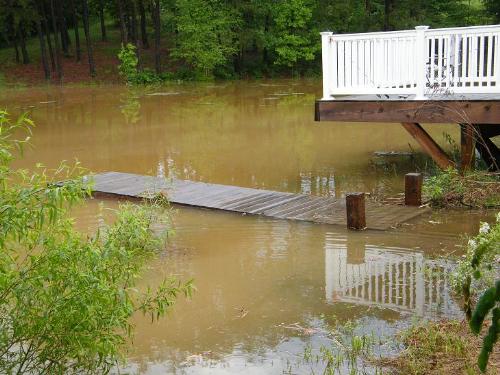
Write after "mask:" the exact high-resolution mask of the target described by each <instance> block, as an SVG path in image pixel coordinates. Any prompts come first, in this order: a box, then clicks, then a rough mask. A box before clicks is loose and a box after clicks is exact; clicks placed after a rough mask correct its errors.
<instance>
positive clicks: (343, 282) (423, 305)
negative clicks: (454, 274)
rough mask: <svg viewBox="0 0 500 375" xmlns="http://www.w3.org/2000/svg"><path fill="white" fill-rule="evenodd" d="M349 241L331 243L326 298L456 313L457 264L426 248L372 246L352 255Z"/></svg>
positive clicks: (421, 313) (419, 313)
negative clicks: (451, 280)
mask: <svg viewBox="0 0 500 375" xmlns="http://www.w3.org/2000/svg"><path fill="white" fill-rule="evenodd" d="M348 254H351V253H348V250H347V247H346V246H345V245H341V244H340V245H339V244H335V243H328V242H327V243H326V245H325V267H326V268H325V279H326V288H325V292H326V299H327V301H328V302H330V303H335V302H337V301H342V302H350V303H355V304H363V305H369V306H377V307H380V308H384V309H385V308H387V309H394V310H396V311H401V312H402V311H404V312H408V313H413V314H415V315H416V316H418V317H422V316H426V317H436V316H447V317H451V316H454V315H457V314H458V311H459V310H458V306H457V305H456V304H455V302H454V301H453V300H452V298H451V296H450V290H449V287H448V279H447V277H448V275H449V272H450V271H451V270H452V269H453V264H452V263H451V262H449V261H444V260H430V259H425V258H424V255H423V254H422V253H421V252H408V251H406V252H402V251H395V250H393V249H387V248H380V247H374V246H367V247H366V249H365V251H364V256H363V258H362V259H361V260H359V261H356V259H350V257H349V256H348Z"/></svg>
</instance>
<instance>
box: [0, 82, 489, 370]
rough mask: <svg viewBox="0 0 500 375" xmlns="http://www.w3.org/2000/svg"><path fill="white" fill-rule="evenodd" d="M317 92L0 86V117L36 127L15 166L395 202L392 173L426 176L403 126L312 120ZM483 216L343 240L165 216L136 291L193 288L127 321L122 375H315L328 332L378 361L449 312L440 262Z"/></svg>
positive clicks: (85, 220) (255, 86) (90, 219)
mask: <svg viewBox="0 0 500 375" xmlns="http://www.w3.org/2000/svg"><path fill="white" fill-rule="evenodd" d="M320 95H321V83H320V82H319V81H315V80H310V81H308V80H305V81H287V80H274V81H255V82H234V83H232V82H229V83H220V84H219V83H215V84H182V85H171V86H165V87H161V88H149V89H132V88H127V87H124V86H96V87H64V88H57V87H51V88H31V89H12V90H4V91H3V92H2V93H0V107H5V108H6V109H8V110H9V111H10V112H11V113H12V114H13V115H15V114H18V113H21V112H23V111H28V112H30V113H31V115H32V118H33V120H34V121H35V123H36V127H35V129H34V134H33V138H32V145H33V147H31V148H30V149H28V150H27V151H26V153H25V156H24V158H23V159H22V160H20V161H18V162H17V166H19V167H30V166H32V165H34V164H35V163H37V162H41V163H43V164H45V165H47V166H48V167H56V166H57V165H58V164H59V162H60V161H61V160H67V161H72V160H74V159H78V160H79V161H80V162H81V163H82V165H83V166H84V167H86V168H88V169H89V170H91V171H92V172H103V171H120V172H130V173H138V174H152V175H160V176H170V177H177V178H183V179H190V180H195V181H203V182H210V183H218V184H228V185H236V186H243V187H253V188H265V189H269V190H277V191H285V192H294V193H299V192H300V193H305V194H314V195H331V196H335V197H342V196H343V195H344V194H345V193H346V192H354V191H364V192H369V193H370V194H371V195H374V196H376V197H380V198H387V197H394V196H397V195H398V194H399V193H400V192H402V191H403V176H404V174H405V173H407V172H411V171H415V168H416V167H417V165H418V166H419V167H420V168H422V167H424V164H425V158H424V157H423V156H422V155H421V154H419V153H416V152H415V151H416V150H419V148H418V146H417V145H416V144H415V143H414V142H413V140H412V139H411V138H410V136H409V135H408V134H407V133H406V132H405V130H404V129H403V128H402V127H401V126H400V125H398V124H348V123H328V122H322V123H316V122H314V99H315V98H316V97H320ZM428 129H429V130H430V133H431V134H433V135H434V136H435V138H436V139H438V140H441V141H442V140H443V139H444V137H442V136H441V135H442V134H443V133H446V134H449V135H450V137H451V139H456V138H457V135H458V129H457V127H456V126H452V125H433V126H432V127H429V128H428ZM443 144H444V142H443ZM392 151H394V152H395V156H394V154H392V153H390V155H389V156H387V155H386V156H380V154H382V155H384V154H385V153H387V152H392ZM376 153H379V156H377V155H376ZM101 201H102V199H92V200H89V201H87V202H86V203H85V205H84V206H83V207H80V208H79V209H77V210H76V211H75V215H76V216H77V222H78V225H79V227H80V228H82V229H84V230H93V229H94V228H96V226H97V225H98V224H97V221H96V220H97V219H96V218H95V214H96V213H97V212H98V211H99V205H100V203H101ZM104 205H105V206H107V207H116V206H117V202H116V201H115V200H112V199H104ZM492 216H493V214H492V213H491V214H489V213H484V212H479V211H434V212H432V213H427V214H425V215H423V216H421V217H419V218H417V219H414V220H412V221H411V222H409V223H405V224H404V225H402V226H400V227H398V228H395V229H393V230H390V231H387V232H382V231H364V232H350V231H347V230H346V229H344V228H343V227H339V226H329V225H319V224H310V223H299V222H292V221H283V220H273V219H266V218H261V217H255V216H248V215H247V216H244V215H238V214H232V213H223V212H214V211H210V210H202V209H194V208H185V207H179V206H176V207H175V212H174V215H173V220H174V224H175V236H174V237H173V238H172V240H171V242H170V243H169V245H168V247H167V248H166V249H165V250H164V251H163V252H162V253H161V254H158V256H157V258H156V259H155V260H154V261H153V262H151V264H150V265H149V267H148V270H147V272H146V273H145V274H144V277H143V280H141V284H142V285H143V286H145V285H156V284H157V283H158V282H160V281H161V280H162V279H163V278H164V277H165V276H168V275H170V274H174V275H176V276H177V277H179V278H180V279H182V280H187V279H191V278H194V283H195V285H196V288H197V291H196V293H195V294H194V296H193V298H192V300H188V301H186V300H184V299H182V298H181V299H179V301H178V303H177V304H176V306H175V308H174V309H173V311H172V312H171V313H170V314H169V315H168V316H167V317H166V318H165V319H163V320H161V321H160V322H159V323H151V321H150V318H149V317H142V316H136V317H135V319H134V324H135V326H136V333H135V337H134V340H133V342H132V343H131V344H130V348H129V355H128V364H127V365H126V366H125V367H124V368H123V369H122V372H130V373H144V374H163V373H166V372H168V373H216V374H225V373H233V372H239V373H278V374H280V373H283V372H286V373H310V372H312V371H315V372H316V373H317V372H318V371H322V370H321V369H322V368H323V367H324V366H323V364H322V363H316V362H314V363H313V362H311V361H307V360H306V359H305V357H306V356H305V355H304V353H307V352H308V351H312V352H313V353H318V352H319V351H320V350H321V349H320V348H321V347H324V346H328V345H329V344H331V342H332V340H333V339H334V337H333V336H332V331H334V330H335V324H336V322H338V321H339V322H346V321H348V320H351V321H352V322H353V323H354V324H355V325H356V328H355V330H356V331H357V332H361V333H365V334H369V335H374V336H375V337H377V338H380V339H382V341H384V343H383V344H382V345H380V351H382V352H386V353H391V352H392V351H393V350H394V348H395V347H394V346H395V345H394V343H393V341H394V340H391V339H390V337H391V335H392V334H393V333H394V332H395V330H396V329H398V328H399V327H402V326H405V325H408V324H409V323H410V322H411V320H412V318H413V317H415V316H416V317H427V318H436V317H457V316H461V312H460V309H459V306H458V305H457V302H456V301H455V300H454V298H453V296H452V294H451V292H450V289H449V285H448V281H447V279H446V277H445V275H446V273H447V272H448V271H449V270H450V269H451V267H452V266H453V264H452V262H451V261H450V260H448V259H444V257H445V256H447V255H449V254H453V255H460V254H461V253H462V251H463V250H462V248H461V244H462V242H463V239H462V236H463V235H464V234H468V233H470V234H475V233H477V230H478V228H479V222H480V221H481V220H486V219H491V217H492ZM384 338H385V339H384ZM366 371H368V372H369V371H370V370H369V369H367V370H366Z"/></svg>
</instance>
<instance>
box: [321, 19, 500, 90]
mask: <svg viewBox="0 0 500 375" xmlns="http://www.w3.org/2000/svg"><path fill="white" fill-rule="evenodd" d="M321 38H322V63H323V100H332V99H334V98H335V96H337V95H364V94H377V95H391V94H395V95H402V96H405V95H406V96H412V97H413V98H414V99H417V100H423V99H428V98H431V97H432V94H434V93H437V94H439V95H440V96H441V97H442V95H443V94H446V93H450V94H468V93H473V94H476V93H477V94H483V93H484V94H487V93H500V66H499V65H500V44H499V40H500V25H488V26H471V27H455V28H442V29H429V27H428V26H417V27H416V28H415V29H414V30H402V31H390V32H371V33H361V34H334V33H332V32H322V33H321Z"/></svg>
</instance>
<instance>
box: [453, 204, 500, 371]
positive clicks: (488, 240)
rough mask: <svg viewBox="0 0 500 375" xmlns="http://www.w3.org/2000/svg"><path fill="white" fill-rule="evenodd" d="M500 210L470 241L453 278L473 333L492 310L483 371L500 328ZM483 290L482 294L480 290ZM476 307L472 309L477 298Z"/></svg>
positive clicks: (480, 361) (481, 361)
mask: <svg viewBox="0 0 500 375" xmlns="http://www.w3.org/2000/svg"><path fill="white" fill-rule="evenodd" d="M499 259H500V213H499V214H498V215H497V222H496V223H495V224H494V225H493V226H492V227H490V225H488V224H487V223H482V224H481V228H480V230H479V234H478V235H477V236H476V237H474V238H472V239H470V240H469V242H468V244H467V255H466V256H465V258H464V259H463V260H462V261H460V262H459V265H458V268H457V271H456V272H455V274H454V276H453V282H454V285H455V288H456V289H457V291H459V292H460V293H461V294H462V296H463V300H464V310H465V315H466V317H467V320H468V321H469V325H470V328H471V330H472V332H473V333H475V334H479V333H480V332H481V329H482V327H483V322H484V320H485V318H486V317H487V316H488V315H489V314H490V313H491V315H492V321H491V325H490V328H489V330H488V332H487V334H486V335H485V336H484V339H483V346H482V349H481V353H480V354H479V358H478V366H479V368H480V370H481V371H483V372H484V371H485V370H486V366H487V364H488V359H489V356H490V353H491V352H492V350H493V347H494V345H495V343H496V342H497V340H498V334H499V330H500V306H499V305H500V280H498V272H499V268H498V261H499ZM481 293H482V294H481ZM475 300H477V303H475V307H474V309H473V305H474V301H475Z"/></svg>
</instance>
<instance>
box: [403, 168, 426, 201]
mask: <svg viewBox="0 0 500 375" xmlns="http://www.w3.org/2000/svg"><path fill="white" fill-rule="evenodd" d="M422 181H423V177H422V174H421V173H407V174H406V175H405V205H407V206H420V205H421V204H422Z"/></svg>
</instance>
